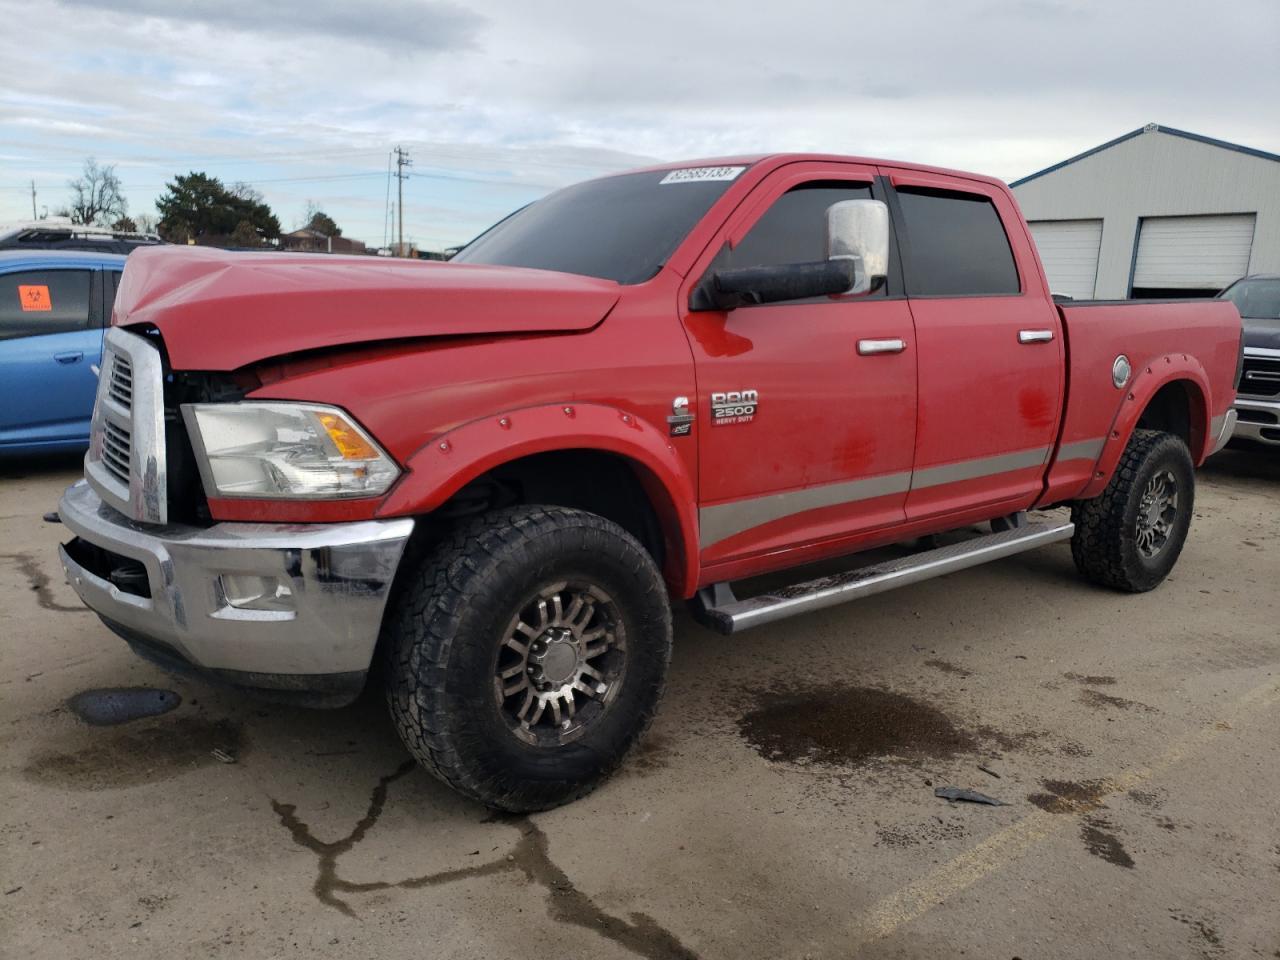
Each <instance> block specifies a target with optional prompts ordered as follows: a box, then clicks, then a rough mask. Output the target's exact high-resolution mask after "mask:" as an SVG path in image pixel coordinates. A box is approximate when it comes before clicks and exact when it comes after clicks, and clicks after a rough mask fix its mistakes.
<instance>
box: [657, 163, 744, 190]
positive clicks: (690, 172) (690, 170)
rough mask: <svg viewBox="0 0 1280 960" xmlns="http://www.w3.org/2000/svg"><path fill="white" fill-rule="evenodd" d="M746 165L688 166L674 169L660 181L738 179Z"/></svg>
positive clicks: (699, 181) (698, 181) (660, 183)
mask: <svg viewBox="0 0 1280 960" xmlns="http://www.w3.org/2000/svg"><path fill="white" fill-rule="evenodd" d="M745 169H747V168H746V167H686V168H685V169H683V170H672V171H671V172H670V173H668V174H667V175H666V176H665V177H663V178H662V179H661V180H659V181H658V186H662V185H663V184H664V183H701V182H702V181H704V180H736V179H738V174H740V173H742V171H743V170H745Z"/></svg>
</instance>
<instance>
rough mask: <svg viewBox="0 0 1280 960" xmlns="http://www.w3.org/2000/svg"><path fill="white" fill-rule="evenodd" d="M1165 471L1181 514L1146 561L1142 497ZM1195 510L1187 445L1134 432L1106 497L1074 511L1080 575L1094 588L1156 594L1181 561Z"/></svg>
mask: <svg viewBox="0 0 1280 960" xmlns="http://www.w3.org/2000/svg"><path fill="white" fill-rule="evenodd" d="M1163 471H1168V472H1169V473H1170V474H1172V476H1173V477H1174V479H1175V480H1176V482H1177V489H1178V504H1177V514H1176V519H1175V520H1174V522H1173V524H1172V530H1171V531H1170V533H1169V535H1168V540H1167V542H1165V544H1164V546H1163V547H1162V548H1161V549H1160V550H1159V552H1158V553H1156V554H1155V555H1154V556H1152V557H1146V556H1144V555H1143V554H1142V552H1141V551H1140V550H1139V549H1138V528H1139V515H1140V513H1141V505H1142V497H1143V493H1144V491H1146V489H1147V486H1148V484H1149V483H1150V482H1151V480H1152V478H1153V477H1154V476H1156V475H1157V474H1158V473H1161V472H1163ZM1194 505H1195V467H1194V464H1193V463H1192V461H1191V454H1190V452H1189V451H1188V450H1187V445H1186V444H1185V443H1183V441H1182V439H1181V438H1179V437H1176V436H1174V435H1173V434H1170V433H1162V432H1160V431H1157V430H1135V431H1134V433H1133V436H1132V438H1130V440H1129V445H1128V446H1127V447H1126V448H1125V451H1124V455H1123V456H1121V458H1120V462H1119V464H1117V466H1116V470H1115V473H1114V474H1113V475H1112V477H1111V480H1110V482H1109V483H1108V484H1107V487H1106V489H1105V490H1103V492H1102V494H1101V495H1100V496H1098V497H1095V498H1094V499H1092V500H1078V501H1076V502H1075V503H1074V504H1073V505H1072V507H1071V519H1072V521H1073V522H1074V523H1075V525H1076V530H1075V534H1074V535H1073V536H1072V538H1071V556H1072V558H1073V559H1074V560H1075V563H1076V569H1077V570H1079V571H1080V572H1081V573H1082V574H1084V576H1085V577H1086V578H1088V579H1089V580H1092V581H1093V582H1094V583H1099V584H1102V585H1103V586H1106V587H1111V588H1113V589H1115V590H1122V591H1125V592H1126V593H1144V592H1146V591H1147V590H1151V589H1154V588H1155V587H1157V586H1159V585H1160V583H1161V582H1162V581H1163V580H1164V578H1165V577H1167V576H1168V575H1169V571H1170V570H1172V569H1173V565H1174V564H1175V563H1177V561H1178V555H1179V554H1180V553H1181V552H1182V546H1183V544H1184V543H1185V542H1186V539H1187V530H1188V529H1189V528H1190V526H1191V515H1192V509H1193V507H1194Z"/></svg>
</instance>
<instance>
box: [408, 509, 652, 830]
mask: <svg viewBox="0 0 1280 960" xmlns="http://www.w3.org/2000/svg"><path fill="white" fill-rule="evenodd" d="M384 642H385V649H386V655H387V657H388V658H389V661H390V663H389V670H388V671H387V683H388V689H387V698H388V702H389V704H390V708H391V715H392V718H393V719H394V721H395V725H396V728H397V729H398V730H399V732H400V736H401V738H402V739H403V740H404V742H405V745H406V746H407V747H408V748H409V751H410V752H411V753H412V754H413V755H414V757H415V758H416V759H417V760H418V761H419V762H420V763H421V764H422V765H423V766H425V767H426V768H427V769H428V770H430V771H431V772H432V773H434V774H435V775H436V776H438V777H440V778H441V779H442V780H444V781H445V782H446V783H448V784H450V785H451V786H453V787H454V788H455V789H457V790H458V791H459V792H461V793H463V794H466V795H467V796H470V797H473V798H474V799H476V800H479V801H480V802H481V803H484V804H485V805H487V806H489V807H493V808H496V809H501V810H508V811H512V812H527V811H533V810H543V809H546V808H548V807H554V806H557V805H559V804H562V803H566V802H568V801H570V800H573V799H576V798H577V797H580V796H582V795H584V794H586V793H588V792H590V791H591V790H592V789H594V788H595V787H596V786H597V785H598V784H599V783H601V782H602V781H603V780H604V779H605V778H606V777H608V775H609V774H610V773H612V772H613V770H614V769H615V768H616V767H617V766H618V764H619V763H620V762H621V761H622V758H623V757H624V756H625V754H626V753H627V751H628V750H629V749H630V748H631V746H632V745H633V744H634V743H635V741H636V739H637V738H638V737H639V736H640V734H641V733H642V732H643V730H644V729H645V727H647V726H648V724H649V722H650V720H651V719H652V718H653V714H654V711H655V709H656V707H657V703H658V699H659V696H660V694H661V691H662V685H663V681H664V680H665V677H666V669H667V664H668V662H669V660H670V657H671V608H670V604H669V602H668V599H667V593H666V589H665V587H664V585H663V582H662V578H661V576H660V575H659V573H658V570H657V567H656V566H655V565H654V562H653V560H652V558H651V557H650V556H649V554H648V553H646V552H645V550H644V548H643V547H642V546H641V545H640V544H639V543H638V542H637V541H636V540H635V538H634V537H632V536H631V535H630V534H628V533H626V532H625V531H624V530H623V529H622V528H621V527H619V526H618V525H617V524H614V523H612V522H610V521H608V520H605V519H604V518H602V517H599V516H596V515H594V514H591V513H586V512H584V511H581V510H569V509H565V508H562V507H515V508H510V509H506V510H499V511H495V512H493V513H490V514H486V515H484V516H482V517H480V518H478V519H476V520H473V521H471V522H469V523H466V524H463V525H461V526H460V527H458V528H457V529H456V530H455V531H454V533H453V535H452V536H450V537H449V538H448V539H447V540H446V541H444V542H442V543H439V544H437V545H436V547H435V548H434V550H433V551H431V552H430V553H429V554H428V555H427V556H426V557H425V558H424V559H423V560H422V561H421V563H420V564H419V565H418V566H417V567H416V568H415V569H413V570H412V571H411V572H409V573H408V576H407V578H406V580H405V582H404V583H403V584H402V585H401V587H400V590H399V600H398V607H397V609H395V610H394V611H393V612H392V613H391V615H390V616H389V618H388V624H387V635H386V637H385V638H384Z"/></svg>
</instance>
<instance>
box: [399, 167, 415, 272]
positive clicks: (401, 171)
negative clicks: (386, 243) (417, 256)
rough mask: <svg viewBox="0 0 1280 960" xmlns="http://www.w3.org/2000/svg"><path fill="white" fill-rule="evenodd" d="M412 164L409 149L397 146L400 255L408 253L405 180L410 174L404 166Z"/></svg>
mask: <svg viewBox="0 0 1280 960" xmlns="http://www.w3.org/2000/svg"><path fill="white" fill-rule="evenodd" d="M411 166H413V161H412V160H410V159H409V151H408V150H406V149H404V147H396V180H398V181H399V183H398V184H397V185H396V188H397V194H398V197H399V199H398V202H397V203H396V206H397V207H398V208H399V209H398V213H399V215H400V241H399V243H398V244H397V245H396V256H398V257H403V256H405V255H406V254H405V252H404V182H405V181H406V180H408V179H409V174H407V173H405V172H404V168H405V167H411Z"/></svg>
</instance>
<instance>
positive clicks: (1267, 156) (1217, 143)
mask: <svg viewBox="0 0 1280 960" xmlns="http://www.w3.org/2000/svg"><path fill="white" fill-rule="evenodd" d="M1144 133H1167V134H1169V136H1171V137H1183V138H1184V139H1186V140H1195V141H1197V142H1199V143H1207V144H1208V145H1209V146H1211V147H1220V148H1221V149H1223V150H1234V151H1235V152H1236V153H1247V154H1248V155H1249V156H1251V157H1260V158H1261V159H1263V160H1274V161H1276V162H1277V163H1280V156H1278V155H1276V154H1274V153H1267V151H1265V150H1257V149H1255V148H1254V147H1245V146H1242V145H1241V144H1238V143H1228V142H1227V141H1226V140H1215V139H1214V138H1213V137H1205V136H1201V135H1200V134H1198V133H1188V132H1187V131H1186V130H1175V129H1174V128H1173V127H1162V126H1160V124H1158V123H1148V124H1147V125H1146V126H1145V127H1139V128H1138V129H1137V130H1131V131H1129V132H1128V133H1126V134H1124V135H1123V136H1120V137H1116V138H1115V139H1114V140H1108V141H1107V142H1106V143H1103V144H1099V145H1098V146H1096V147H1094V148H1093V149H1091V150H1086V151H1085V152H1084V153H1077V154H1076V155H1075V156H1074V157H1068V158H1067V159H1066V160H1062V161H1060V162H1059V163H1055V164H1054V165H1053V166H1051V167H1045V168H1044V169H1043V170H1037V171H1036V172H1035V173H1033V174H1030V175H1029V176H1026V177H1023V178H1022V179H1021V180H1015V181H1013V183H1011V184H1009V186H1011V187H1020V186H1022V185H1023V184H1024V183H1027V182H1029V181H1031V180H1035V179H1036V178H1037V177H1043V176H1044V175H1045V174H1046V173H1053V172H1054V171H1055V170H1061V169H1062V168H1063V167H1065V166H1069V165H1070V164H1073V163H1075V162H1076V161H1077V160H1083V159H1085V158H1086V157H1091V156H1093V155H1094V154H1095V153H1101V152H1102V151H1103V150H1110V149H1111V148H1112V147H1114V146H1117V145H1118V144H1121V143H1124V142H1125V141H1126V140H1132V139H1133V138H1134V137H1139V136H1142V134H1144Z"/></svg>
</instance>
